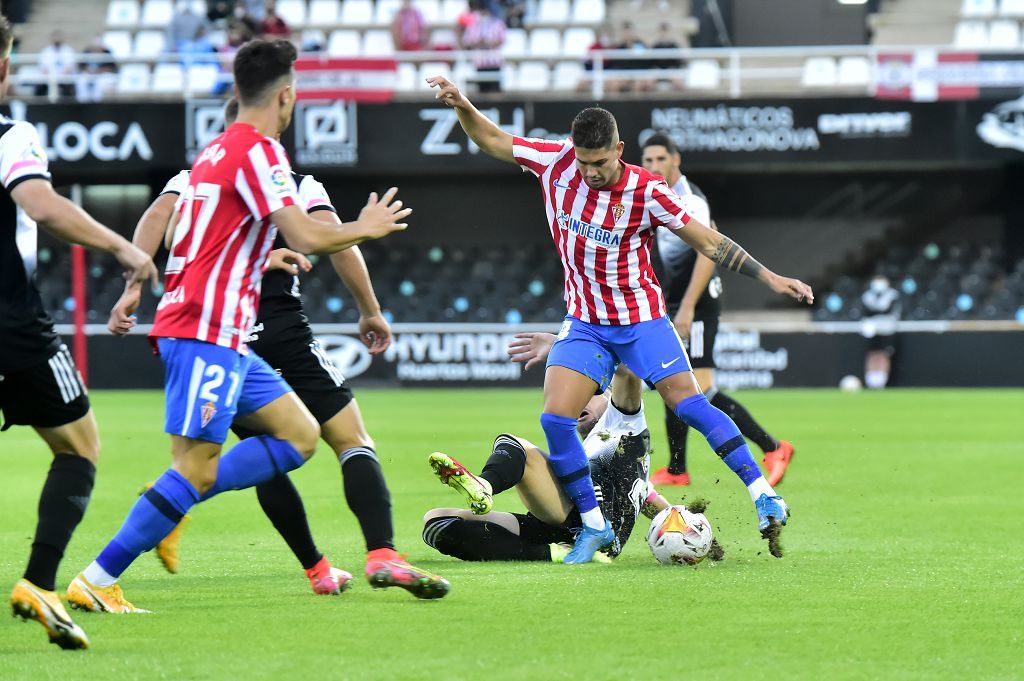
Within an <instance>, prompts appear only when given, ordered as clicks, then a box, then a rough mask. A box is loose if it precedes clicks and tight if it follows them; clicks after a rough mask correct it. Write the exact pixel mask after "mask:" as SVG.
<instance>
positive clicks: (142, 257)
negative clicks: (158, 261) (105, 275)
mask: <svg viewBox="0 0 1024 681" xmlns="http://www.w3.org/2000/svg"><path fill="white" fill-rule="evenodd" d="M111 254H112V255H113V256H114V257H115V258H117V261H118V262H119V263H121V267H123V268H124V278H125V281H127V282H128V284H129V285H131V284H140V283H142V282H144V281H146V280H147V279H149V283H150V285H152V286H153V287H154V288H155V287H156V286H157V284H159V283H160V274H159V272H157V269H156V265H154V264H153V258H151V257H149V254H147V253H146V252H145V251H143V250H142V249H140V248H138V247H137V246H135V245H133V244H131V243H129V242H128V241H125V242H124V243H123V244H120V245H119V246H118V247H116V248H115V249H113V250H112V251H111Z"/></svg>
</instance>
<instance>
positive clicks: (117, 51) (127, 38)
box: [103, 31, 132, 59]
mask: <svg viewBox="0 0 1024 681" xmlns="http://www.w3.org/2000/svg"><path fill="white" fill-rule="evenodd" d="M103 44H104V45H106V46H107V49H109V50H110V52H111V53H112V54H113V55H114V56H115V57H118V58H119V59H124V58H125V57H130V56H132V34H131V33H129V32H128V31H107V32H106V33H104V34H103Z"/></svg>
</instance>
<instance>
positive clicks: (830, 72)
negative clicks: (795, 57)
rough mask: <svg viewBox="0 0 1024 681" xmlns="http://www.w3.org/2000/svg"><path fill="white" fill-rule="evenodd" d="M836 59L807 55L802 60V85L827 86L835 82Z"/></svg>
mask: <svg viewBox="0 0 1024 681" xmlns="http://www.w3.org/2000/svg"><path fill="white" fill-rule="evenodd" d="M836 70H837V69H836V60H835V59H833V58H832V57H809V58H808V59H807V60H806V61H805V62H804V75H803V78H802V79H801V82H802V84H803V86H804V87H829V86H832V85H835V84H836V79H837V76H838V74H837V73H836Z"/></svg>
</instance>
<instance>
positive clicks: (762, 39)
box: [720, 0, 867, 47]
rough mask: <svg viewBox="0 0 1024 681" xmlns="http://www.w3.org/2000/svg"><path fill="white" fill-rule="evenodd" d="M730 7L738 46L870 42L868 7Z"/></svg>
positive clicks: (797, 3) (748, 1)
mask: <svg viewBox="0 0 1024 681" xmlns="http://www.w3.org/2000/svg"><path fill="white" fill-rule="evenodd" d="M720 4H725V3H722V2H721V1H720ZM728 4H729V5H730V6H731V7H730V9H731V11H730V12H729V14H730V16H731V17H732V31H731V34H732V41H733V45H735V46H737V47H754V46H787V45H859V44H863V43H865V42H867V24H866V22H867V8H866V5H841V4H839V3H838V2H835V0H728Z"/></svg>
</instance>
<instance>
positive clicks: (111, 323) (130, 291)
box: [107, 284, 142, 336]
mask: <svg viewBox="0 0 1024 681" xmlns="http://www.w3.org/2000/svg"><path fill="white" fill-rule="evenodd" d="M141 293H142V286H141V285H139V284H133V285H129V286H126V287H125V289H124V293H122V294H121V297H120V298H118V300H117V302H116V303H114V307H112V308H111V309H110V318H109V319H108V320H107V331H109V332H110V333H112V334H114V335H115V336H124V335H125V334H127V333H128V332H129V331H131V330H132V327H134V326H135V322H136V317H135V311H136V310H137V309H139V298H140V296H141Z"/></svg>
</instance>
